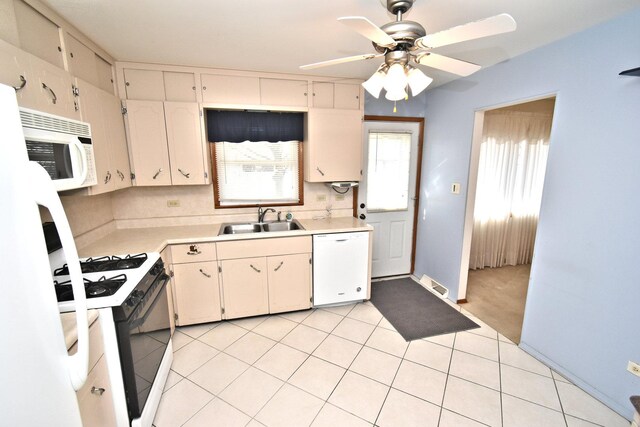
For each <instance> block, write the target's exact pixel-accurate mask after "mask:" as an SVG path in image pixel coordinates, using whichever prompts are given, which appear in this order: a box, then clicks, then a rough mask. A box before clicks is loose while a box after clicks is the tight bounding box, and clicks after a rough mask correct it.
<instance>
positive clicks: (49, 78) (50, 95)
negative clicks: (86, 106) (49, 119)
mask: <svg viewBox="0 0 640 427" xmlns="http://www.w3.org/2000/svg"><path fill="white" fill-rule="evenodd" d="M30 62H31V70H32V73H33V75H34V76H35V77H36V79H37V82H36V81H34V83H36V85H37V88H38V92H39V93H38V100H37V109H38V110H40V111H44V112H46V113H50V114H55V115H58V116H64V117H68V118H70V119H75V120H80V108H79V107H78V105H77V103H76V101H75V96H74V92H73V78H72V77H71V75H70V74H69V73H67V72H66V71H65V70H63V69H62V68H58V67H56V66H54V65H51V64H50V63H48V62H46V61H43V60H41V59H39V58H36V57H35V56H32V57H31V58H30ZM36 79H33V80H36ZM27 84H28V83H27Z"/></svg>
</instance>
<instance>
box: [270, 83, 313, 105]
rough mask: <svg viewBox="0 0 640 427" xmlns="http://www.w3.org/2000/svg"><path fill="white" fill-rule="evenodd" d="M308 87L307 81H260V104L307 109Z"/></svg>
mask: <svg viewBox="0 0 640 427" xmlns="http://www.w3.org/2000/svg"><path fill="white" fill-rule="evenodd" d="M307 86H308V84H307V81H306V80H280V79H260V103H261V104H264V105H286V106H291V107H306V106H307V103H308V101H307V98H308V97H307Z"/></svg>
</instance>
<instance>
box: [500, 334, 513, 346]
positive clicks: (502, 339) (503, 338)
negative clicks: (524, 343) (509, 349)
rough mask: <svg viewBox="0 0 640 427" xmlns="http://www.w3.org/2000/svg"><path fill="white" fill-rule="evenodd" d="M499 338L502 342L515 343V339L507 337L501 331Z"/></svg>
mask: <svg viewBox="0 0 640 427" xmlns="http://www.w3.org/2000/svg"><path fill="white" fill-rule="evenodd" d="M498 340H500V342H506V343H507V344H515V343H514V342H513V341H511V340H510V339H509V338H507V337H505V336H504V335H502V334H501V333H498Z"/></svg>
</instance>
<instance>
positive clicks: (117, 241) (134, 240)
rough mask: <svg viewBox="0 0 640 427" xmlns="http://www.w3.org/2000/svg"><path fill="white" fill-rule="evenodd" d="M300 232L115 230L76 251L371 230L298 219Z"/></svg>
mask: <svg viewBox="0 0 640 427" xmlns="http://www.w3.org/2000/svg"><path fill="white" fill-rule="evenodd" d="M298 222H300V224H301V225H302V226H303V227H304V230H295V231H282V232H269V233H251V234H233V235H232V234H228V235H222V236H218V232H219V231H220V225H221V224H205V225H183V226H171V227H153V228H127V229H118V230H116V231H114V232H113V233H110V234H108V235H107V236H105V237H103V238H101V239H98V240H96V241H95V242H92V243H90V244H89V245H86V246H83V247H81V248H78V253H79V254H80V256H81V257H89V256H103V255H117V254H130V253H141V252H161V251H162V250H163V249H164V248H165V247H166V246H167V245H170V244H181V243H203V242H221V241H226V240H248V239H264V238H276V237H292V236H308V235H312V234H322V233H344V232H352V231H369V230H373V227H371V226H370V225H369V224H367V223H365V222H364V221H361V220H359V219H357V218H353V217H340V218H327V219H317V220H316V219H298Z"/></svg>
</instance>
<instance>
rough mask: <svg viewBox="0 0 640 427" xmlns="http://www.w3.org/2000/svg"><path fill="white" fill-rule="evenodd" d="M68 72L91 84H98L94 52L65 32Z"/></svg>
mask: <svg viewBox="0 0 640 427" xmlns="http://www.w3.org/2000/svg"><path fill="white" fill-rule="evenodd" d="M66 46H67V61H68V63H69V72H70V73H71V74H73V75H74V76H76V77H79V78H81V79H82V80H84V81H87V82H89V83H91V84H92V85H95V86H97V85H98V68H97V65H96V54H95V53H94V52H93V50H91V49H89V48H88V47H87V46H85V45H84V44H82V43H81V42H80V41H79V40H78V39H76V38H75V37H73V36H72V35H71V34H69V33H67V34H66Z"/></svg>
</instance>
